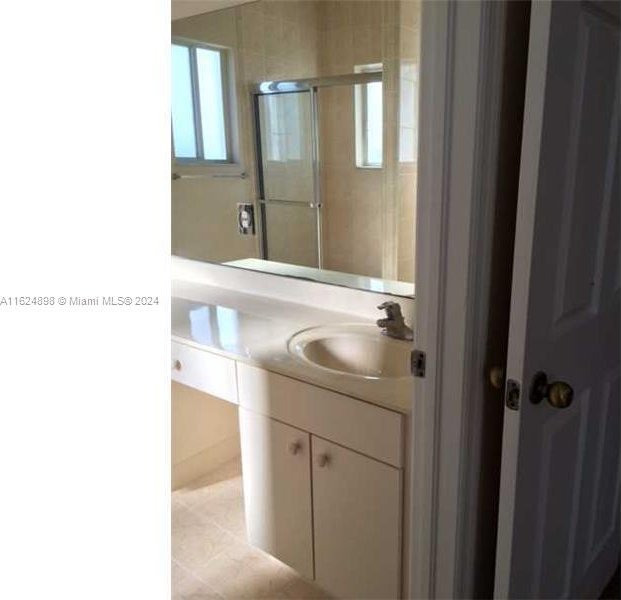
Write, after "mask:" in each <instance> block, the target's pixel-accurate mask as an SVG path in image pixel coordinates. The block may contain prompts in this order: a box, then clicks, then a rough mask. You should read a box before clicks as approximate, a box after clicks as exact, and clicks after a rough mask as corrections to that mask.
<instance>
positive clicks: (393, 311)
mask: <svg viewBox="0 0 621 600" xmlns="http://www.w3.org/2000/svg"><path fill="white" fill-rule="evenodd" d="M377 308H378V309H379V310H385V311H386V314H387V315H388V317H389V318H394V317H398V316H399V315H401V305H400V304H399V303H398V302H394V301H392V300H387V301H386V302H382V303H381V304H380V305H379V306H378V307H377Z"/></svg>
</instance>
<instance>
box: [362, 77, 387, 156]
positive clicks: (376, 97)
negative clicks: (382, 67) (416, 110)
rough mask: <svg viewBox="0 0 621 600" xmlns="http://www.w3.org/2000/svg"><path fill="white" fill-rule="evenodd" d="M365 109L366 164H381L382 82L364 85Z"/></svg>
mask: <svg viewBox="0 0 621 600" xmlns="http://www.w3.org/2000/svg"><path fill="white" fill-rule="evenodd" d="M366 88H367V89H366V92H367V98H366V109H367V115H366V117H367V123H366V124H367V131H366V134H367V140H366V150H367V156H366V162H367V164H368V165H372V166H381V164H382V119H383V114H382V82H381V81H374V82H373V83H367V85H366Z"/></svg>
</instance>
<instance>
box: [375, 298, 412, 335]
mask: <svg viewBox="0 0 621 600" xmlns="http://www.w3.org/2000/svg"><path fill="white" fill-rule="evenodd" d="M377 308H378V309H379V310H385V311H386V318H385V319H378V320H377V326H378V327H381V328H382V333H383V334H384V335H387V336H388V337H391V338H395V339H397V340H407V341H409V342H411V341H412V340H413V339H414V332H413V331H412V330H411V329H410V328H409V327H408V326H407V325H406V324H405V320H404V319H403V315H402V314H401V306H400V305H399V303H398V302H390V301H388V302H384V303H382V304H380V305H379V306H378V307H377Z"/></svg>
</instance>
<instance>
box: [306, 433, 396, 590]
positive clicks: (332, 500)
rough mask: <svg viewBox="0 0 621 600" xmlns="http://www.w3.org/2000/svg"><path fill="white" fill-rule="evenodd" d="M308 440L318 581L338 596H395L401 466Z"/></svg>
mask: <svg viewBox="0 0 621 600" xmlns="http://www.w3.org/2000/svg"><path fill="white" fill-rule="evenodd" d="M312 444H313V511H314V523H315V578H316V580H317V583H318V584H319V585H320V586H322V587H323V588H325V589H326V590H327V591H328V592H330V593H331V594H333V595H335V596H336V597H338V598H356V599H362V598H399V597H400V589H401V580H400V578H401V471H400V470H399V469H395V468H394V467H391V466H388V465H386V464H384V463H380V462H378V461H376V460H373V459H370V458H367V457H365V456H362V455H361V454H358V453H356V452H352V451H351V450H347V449H345V448H343V447H341V446H336V445H335V444H331V443H330V442H327V441H325V440H322V439H319V438H317V437H315V436H312Z"/></svg>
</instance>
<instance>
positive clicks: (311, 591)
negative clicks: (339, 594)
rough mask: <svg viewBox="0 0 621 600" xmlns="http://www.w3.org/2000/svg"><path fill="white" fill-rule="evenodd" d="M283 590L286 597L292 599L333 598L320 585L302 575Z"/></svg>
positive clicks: (326, 599) (328, 599)
mask: <svg viewBox="0 0 621 600" xmlns="http://www.w3.org/2000/svg"><path fill="white" fill-rule="evenodd" d="M283 591H284V594H285V598H289V599H290V600H330V598H331V596H329V595H328V594H327V593H326V592H324V591H323V590H321V589H320V588H319V587H317V586H316V585H313V584H312V583H310V582H308V581H306V580H305V579H302V578H301V577H298V578H296V579H295V580H294V581H293V582H292V583H290V584H289V585H287V586H286V587H285V589H284V590H283Z"/></svg>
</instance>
